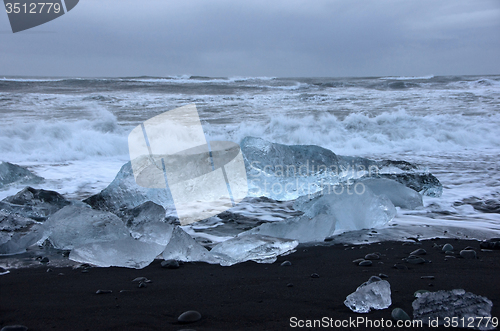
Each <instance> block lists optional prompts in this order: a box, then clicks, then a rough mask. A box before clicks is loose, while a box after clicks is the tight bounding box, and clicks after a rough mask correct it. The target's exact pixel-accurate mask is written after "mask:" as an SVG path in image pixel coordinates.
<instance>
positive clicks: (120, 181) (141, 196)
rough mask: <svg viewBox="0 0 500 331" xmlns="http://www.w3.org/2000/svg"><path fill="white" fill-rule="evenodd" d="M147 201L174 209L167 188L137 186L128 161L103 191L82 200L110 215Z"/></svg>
mask: <svg viewBox="0 0 500 331" xmlns="http://www.w3.org/2000/svg"><path fill="white" fill-rule="evenodd" d="M147 201H152V202H154V203H156V204H158V205H160V206H162V207H163V208H165V209H174V202H173V199H172V195H171V194H170V190H169V189H168V188H167V189H165V188H144V187H141V186H139V185H137V183H136V182H135V178H134V172H133V171H132V166H131V163H130V161H129V162H127V163H125V164H124V165H123V166H122V167H121V169H120V171H119V172H118V174H117V175H116V177H115V179H114V180H113V181H112V182H111V184H109V185H108V186H107V187H106V188H105V189H104V190H102V191H101V192H100V193H98V194H95V195H93V196H91V197H89V198H87V199H85V200H83V202H85V203H87V204H89V205H90V206H92V207H93V208H95V209H99V210H103V211H110V212H112V213H120V211H121V210H124V209H131V208H134V207H137V206H139V205H141V204H143V203H145V202H147Z"/></svg>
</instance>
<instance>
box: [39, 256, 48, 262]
mask: <svg viewBox="0 0 500 331" xmlns="http://www.w3.org/2000/svg"><path fill="white" fill-rule="evenodd" d="M40 262H41V263H49V258H48V257H46V256H44V257H42V259H41V260H40Z"/></svg>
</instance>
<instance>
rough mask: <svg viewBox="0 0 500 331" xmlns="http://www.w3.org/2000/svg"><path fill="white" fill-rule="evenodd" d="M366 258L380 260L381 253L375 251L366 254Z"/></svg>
mask: <svg viewBox="0 0 500 331" xmlns="http://www.w3.org/2000/svg"><path fill="white" fill-rule="evenodd" d="M365 260H380V255H378V254H375V253H370V254H366V255H365Z"/></svg>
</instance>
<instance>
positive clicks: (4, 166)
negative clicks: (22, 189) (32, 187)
mask: <svg viewBox="0 0 500 331" xmlns="http://www.w3.org/2000/svg"><path fill="white" fill-rule="evenodd" d="M43 181H44V179H43V178H42V177H39V176H37V175H35V174H33V173H32V172H31V171H29V170H28V169H26V168H24V167H21V166H18V165H16V164H12V163H9V162H1V161H0V188H3V187H4V186H6V185H9V184H14V183H15V184H39V183H42V182H43Z"/></svg>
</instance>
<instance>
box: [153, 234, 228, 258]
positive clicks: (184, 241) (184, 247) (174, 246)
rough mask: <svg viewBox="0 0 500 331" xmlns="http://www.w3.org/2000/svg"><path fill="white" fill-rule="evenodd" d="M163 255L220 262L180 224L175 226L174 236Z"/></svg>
mask: <svg viewBox="0 0 500 331" xmlns="http://www.w3.org/2000/svg"><path fill="white" fill-rule="evenodd" d="M162 256H163V258H164V259H165V260H176V261H183V262H206V263H211V264H217V263H219V261H218V259H217V258H216V257H214V256H213V255H212V254H211V253H210V252H209V251H208V250H207V249H206V248H205V247H203V246H201V245H200V244H199V243H198V242H196V240H194V239H193V238H192V237H191V236H190V235H189V234H187V233H186V232H185V231H184V230H182V228H181V227H179V226H175V228H174V230H173V232H172V237H171V238H170V241H169V243H168V244H167V247H165V250H164V251H163V253H162Z"/></svg>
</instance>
